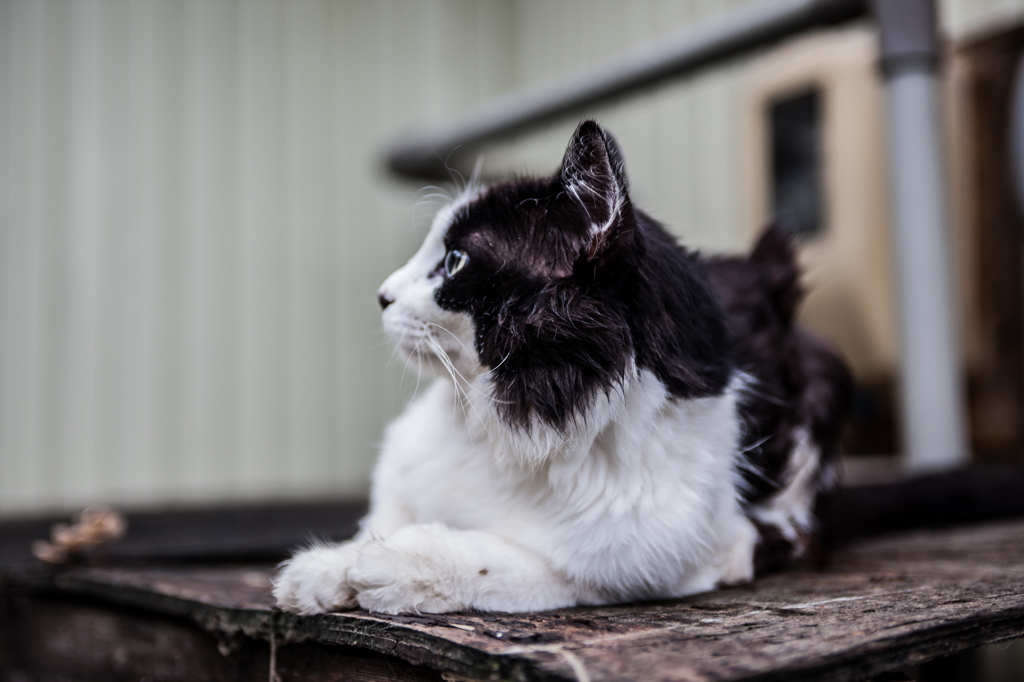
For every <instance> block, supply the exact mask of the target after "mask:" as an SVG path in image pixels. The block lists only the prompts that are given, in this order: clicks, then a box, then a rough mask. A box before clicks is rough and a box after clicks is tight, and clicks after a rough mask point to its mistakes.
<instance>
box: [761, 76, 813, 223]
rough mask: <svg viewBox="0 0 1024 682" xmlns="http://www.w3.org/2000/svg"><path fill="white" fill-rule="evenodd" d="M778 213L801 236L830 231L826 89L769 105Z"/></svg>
mask: <svg viewBox="0 0 1024 682" xmlns="http://www.w3.org/2000/svg"><path fill="white" fill-rule="evenodd" d="M768 117H769V135H770V144H771V149H770V155H771V156H770V163H771V178H770V182H771V201H772V215H773V216H774V217H775V220H776V221H777V223H778V225H779V226H780V227H782V228H783V229H785V230H787V231H788V232H790V233H792V234H794V235H796V236H798V237H804V238H806V237H812V236H815V235H817V234H820V233H821V232H822V231H823V230H824V216H825V205H824V204H825V200H824V194H823V192H822V172H821V169H822V158H821V157H822V154H821V138H822V135H821V90H820V89H818V88H815V89H812V90H808V91H804V92H801V93H799V94H797V95H793V96H789V97H785V98H782V99H777V100H773V101H771V102H769V103H768Z"/></svg>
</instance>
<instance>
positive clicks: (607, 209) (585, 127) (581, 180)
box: [559, 120, 633, 258]
mask: <svg viewBox="0 0 1024 682" xmlns="http://www.w3.org/2000/svg"><path fill="white" fill-rule="evenodd" d="M559 176H560V179H561V182H562V185H563V186H564V188H565V191H566V192H567V193H568V194H569V195H570V196H571V197H573V198H574V199H575V200H576V201H577V202H579V204H580V205H581V206H582V207H583V211H584V213H585V214H586V216H587V221H588V222H589V230H588V238H589V244H588V246H587V252H588V256H589V257H590V258H594V257H597V256H600V255H601V254H602V253H603V252H605V251H606V250H607V249H608V247H609V246H611V245H612V244H615V243H620V244H621V243H622V242H623V241H628V240H629V239H630V238H631V237H632V233H633V215H632V211H633V209H632V206H631V204H630V201H629V187H628V185H627V183H626V167H625V164H624V163H623V160H622V152H621V151H619V145H618V144H617V143H616V142H615V138H614V137H612V136H611V134H610V133H608V132H606V131H605V130H603V129H602V128H601V126H599V125H598V124H597V123H595V122H594V121H590V120H587V121H584V122H583V123H580V125H579V127H577V128H576V132H575V133H573V136H572V140H571V141H570V142H569V147H568V149H566V150H565V158H564V159H562V169H561V171H560V172H559Z"/></svg>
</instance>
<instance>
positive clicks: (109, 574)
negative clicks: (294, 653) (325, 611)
mask: <svg viewBox="0 0 1024 682" xmlns="http://www.w3.org/2000/svg"><path fill="white" fill-rule="evenodd" d="M270 576H271V572H270V569H268V568H248V567H241V568H205V569H204V568H185V567H180V568H168V569H163V570H153V569H128V568H74V569H64V570H58V571H55V572H52V573H47V574H43V573H39V572H29V573H22V574H20V575H12V576H9V578H8V580H9V581H10V585H12V586H13V588H14V589H15V590H21V591H23V592H25V593H34V594H48V595H51V596H50V598H51V599H52V598H57V597H75V598H82V597H85V598H89V599H90V600H91V603H94V604H95V603H99V604H108V605H110V604H113V605H119V606H120V607H121V608H124V607H129V608H136V609H144V610H146V611H149V612H151V613H152V612H156V613H160V614H164V615H165V616H168V617H171V618H173V619H177V620H178V621H185V622H191V623H194V624H195V625H198V626H199V627H200V628H202V629H203V630H205V631H207V632H210V633H213V634H214V635H216V636H217V637H219V638H220V639H221V640H222V641H241V640H270V639H271V638H272V637H273V639H274V641H275V644H277V645H281V644H284V643H289V642H305V643H307V644H308V643H319V644H324V645H343V646H347V647H355V648H356V649H359V650H365V651H371V652H379V653H383V654H388V655H389V656H394V657H397V658H398V659H402V660H404V661H407V662H409V663H413V664H416V665H420V666H425V667H426V668H429V669H433V670H436V671H443V672H444V673H446V674H447V675H449V677H451V676H452V675H454V676H456V678H458V677H464V678H468V679H521V680H590V681H593V682H597V681H598V680H627V679H644V680H859V679H868V678H870V677H871V676H872V675H874V674H877V673H879V672H882V671H886V670H892V669H895V668H899V667H902V666H906V665H912V664H915V663H918V662H921V661H924V660H928V659H930V658H934V657H938V656H943V655H947V654H949V653H952V652H954V651H957V650H960V649H965V648H969V647H973V646H977V645H981V644H987V643H992V642H997V641H1001V640H1005V639H1010V638H1014V637H1019V636H1022V635H1024V521H1021V520H1018V521H1010V522H1000V523H992V524H987V525H984V526H975V527H967V528H962V529H956V530H946V531H933V532H917V533H912V534H905V535H899V536H891V537H888V538H880V539H875V540H870V541H864V542H861V543H859V544H856V545H853V546H850V547H848V548H846V549H843V550H841V551H839V552H837V553H836V554H835V555H834V557H833V560H832V562H831V564H830V566H828V567H827V568H825V569H822V570H812V569H800V570H792V571H788V572H785V573H781V574H778V575H775V576H770V577H767V578H764V579H761V580H758V581H757V582H756V583H754V584H753V585H750V586H746V587H743V588H735V589H728V590H721V591H717V592H712V593H708V594H703V595H697V596H693V597H690V598H686V599H681V600H672V601H663V602H652V603H642V604H632V605H623V606H614V607H600V608H574V609H564V610H560V611H552V612H546V613H535V614H514V615H508V614H457V615H447V616H402V617H388V616H377V615H371V614H368V613H365V612H350V613H344V614H337V615H334V614H332V615H326V616H317V617H310V618H302V617H298V616H294V615H292V614H288V613H283V612H280V611H276V610H274V609H273V608H272V600H271V597H270V593H269V585H270V583H269V580H270ZM424 672H426V671H424Z"/></svg>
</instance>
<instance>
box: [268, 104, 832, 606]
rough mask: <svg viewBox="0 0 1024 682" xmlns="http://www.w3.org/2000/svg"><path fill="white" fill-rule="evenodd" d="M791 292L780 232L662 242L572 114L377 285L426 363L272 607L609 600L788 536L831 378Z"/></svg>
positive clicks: (405, 349)
mask: <svg viewBox="0 0 1024 682" xmlns="http://www.w3.org/2000/svg"><path fill="white" fill-rule="evenodd" d="M800 299H801V290H800V285H799V271H798V268H797V266H796V265H795V260H794V253H793V247H792V246H791V244H790V243H789V240H788V238H787V236H786V235H785V234H784V233H783V232H781V231H779V230H778V229H769V230H767V231H766V232H765V233H764V234H763V235H762V236H761V238H760V240H759V242H758V243H757V245H756V246H755V248H754V250H753V252H752V253H751V255H750V256H749V258H705V257H702V256H700V255H699V254H697V253H695V252H691V251H688V250H686V249H685V248H683V247H682V246H680V245H678V244H677V243H676V241H675V239H674V238H672V237H671V236H670V235H669V234H668V232H666V230H665V229H664V228H663V227H662V226H661V225H660V224H658V223H657V222H655V221H654V220H653V219H652V218H650V217H649V216H647V215H646V214H644V213H643V212H641V211H640V210H638V209H636V208H634V207H633V205H632V202H631V200H630V196H629V188H628V184H627V179H626V173H625V167H624V164H623V158H622V154H621V152H620V150H619V147H618V145H617V143H616V142H615V140H614V138H613V137H612V136H611V135H610V134H609V133H607V132H606V131H605V130H603V129H602V128H601V127H600V126H599V125H598V124H597V123H596V122H594V121H590V120H588V121H584V122H583V123H581V124H580V125H579V127H578V128H577V130H576V131H575V133H574V134H573V137H572V139H571V141H570V143H569V146H568V149H567V151H566V154H565V157H564V159H563V162H562V165H561V168H560V169H559V170H558V171H557V172H556V173H555V174H553V175H552V176H549V177H541V178H519V179H514V180H510V181H505V182H501V183H498V184H495V185H492V186H491V187H489V188H485V189H480V188H472V189H470V190H467V191H466V192H464V193H463V194H462V195H461V196H460V197H459V198H457V199H456V200H454V201H453V202H452V203H450V204H449V205H448V206H446V207H445V208H443V209H442V210H440V211H439V212H438V213H437V215H436V217H435V218H434V220H433V223H432V226H431V228H430V232H429V234H428V235H427V237H426V241H425V242H424V243H423V245H422V247H421V248H420V250H419V251H418V252H417V253H416V254H415V255H414V256H413V257H412V259H411V260H410V261H409V262H408V263H407V264H406V265H405V266H404V267H402V268H401V269H399V270H398V271H396V272H395V273H394V274H392V275H391V276H390V277H389V278H388V279H387V280H386V281H385V282H384V284H383V285H382V286H381V288H380V290H379V302H380V305H381V308H382V309H383V320H384V328H385V330H386V331H387V332H388V333H389V334H390V335H391V337H392V338H393V339H394V340H395V341H396V343H397V345H398V348H399V350H400V351H401V352H402V353H403V354H404V355H405V356H406V357H407V358H408V359H409V361H410V362H411V363H414V364H416V365H417V366H418V367H419V368H420V369H421V370H422V371H423V372H425V373H433V374H435V375H436V376H437V377H438V378H436V380H435V381H434V382H433V383H432V384H431V385H430V386H429V388H428V389H426V390H425V391H424V392H423V393H422V394H421V395H419V396H418V397H416V398H415V399H413V401H412V402H411V403H410V404H409V406H408V407H407V409H406V410H405V412H404V413H403V414H402V415H401V416H399V417H398V418H397V419H396V420H395V421H394V422H392V423H391V425H390V426H389V427H388V428H387V431H386V434H385V438H384V442H383V445H382V448H381V454H380V459H379V461H378V463H377V466H376V470H375V472H374V475H373V482H372V492H371V506H370V511H369V514H368V515H367V516H366V518H365V519H364V520H363V521H362V523H361V529H360V531H359V532H358V534H357V535H356V536H355V537H354V538H353V539H352V540H350V541H348V542H344V543H340V544H319V545H315V546H312V547H309V548H307V549H304V550H302V551H299V552H298V553H296V554H295V555H294V556H293V557H292V558H291V559H289V560H288V561H286V562H285V563H284V564H283V565H282V566H281V569H280V571H279V573H278V575H277V577H276V579H275V582H274V595H275V597H276V599H277V602H278V604H279V605H280V606H281V607H282V608H285V609H288V610H291V611H295V612H298V613H301V614H313V613H322V612H328V611H334V610H340V609H350V608H358V607H362V608H364V609H368V610H369V611H373V612H381V613H388V614H397V613H421V612H432V613H443V612H451V611H462V610H482V611H506V612H515V611H534V610H545V609H553V608H558V607H567V606H575V605H593V604H609V603H618V602H627V601H634V600H645V599H656V598H668V597H679V596H682V595H686V594H690V593H694V592H699V591H705V590H710V589H714V588H716V587H718V586H721V585H729V584H736V583H743V582H746V581H749V580H751V579H752V578H753V577H754V576H755V574H758V573H760V572H762V571H766V570H770V569H773V568H776V567H778V566H780V565H783V564H784V563H785V562H787V561H789V560H790V559H792V558H793V557H797V556H801V555H803V554H806V553H807V552H809V551H811V550H812V549H813V544H814V533H815V530H816V528H815V517H814V505H815V502H816V500H818V498H819V497H820V496H821V495H822V494H823V493H824V492H826V491H827V490H828V489H829V487H830V486H831V485H832V484H833V483H834V470H835V461H836V454H837V448H838V446H837V439H838V433H839V427H840V422H841V420H842V416H843V411H844V409H845V406H846V403H847V402H848V400H849V393H850V378H849V375H848V373H847V371H846V369H845V368H844V366H843V364H842V362H841V361H840V360H839V359H838V358H837V356H836V355H835V354H834V353H833V352H832V351H831V350H830V349H829V348H828V347H827V346H826V345H825V344H824V343H823V342H821V341H819V340H818V339H817V338H816V337H814V336H812V335H811V334H810V333H809V332H807V331H805V330H803V329H802V328H800V327H798V326H797V325H796V324H795V322H794V319H793V318H794V314H795V312H796V309H797V306H798V304H799V302H800Z"/></svg>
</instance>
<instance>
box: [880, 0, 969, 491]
mask: <svg viewBox="0 0 1024 682" xmlns="http://www.w3.org/2000/svg"><path fill="white" fill-rule="evenodd" d="M874 8H875V14H876V17H877V19H878V24H879V28H880V30H881V38H882V69H883V72H884V74H885V85H886V91H887V99H888V112H889V165H890V182H891V183H892V185H891V186H892V192H891V193H892V197H891V200H892V212H893V224H894V228H895V237H896V239H895V241H896V262H897V269H898V271H899V272H898V280H899V286H900V309H901V316H900V317H901V322H902V325H901V331H902V335H903V339H902V342H903V376H902V389H903V395H902V402H903V428H904V445H905V464H906V467H907V468H908V469H909V470H913V471H923V470H937V469H948V468H953V467H955V466H958V465H960V464H963V463H964V462H966V461H967V459H968V457H969V455H968V449H967V439H966V436H965V419H964V400H963V392H962V386H963V375H962V371H961V366H960V353H959V352H958V351H959V344H958V343H957V333H956V328H955V326H954V325H955V322H954V320H955V316H954V297H953V277H952V267H951V265H952V263H951V258H950V249H949V235H948V222H947V210H946V202H945V194H944V191H943V189H944V187H943V186H944V179H945V175H944V173H943V167H944V166H943V153H942V143H941V124H940V123H941V122H940V115H939V100H938V88H937V67H938V61H939V46H938V40H937V36H936V28H935V3H934V0H874Z"/></svg>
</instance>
